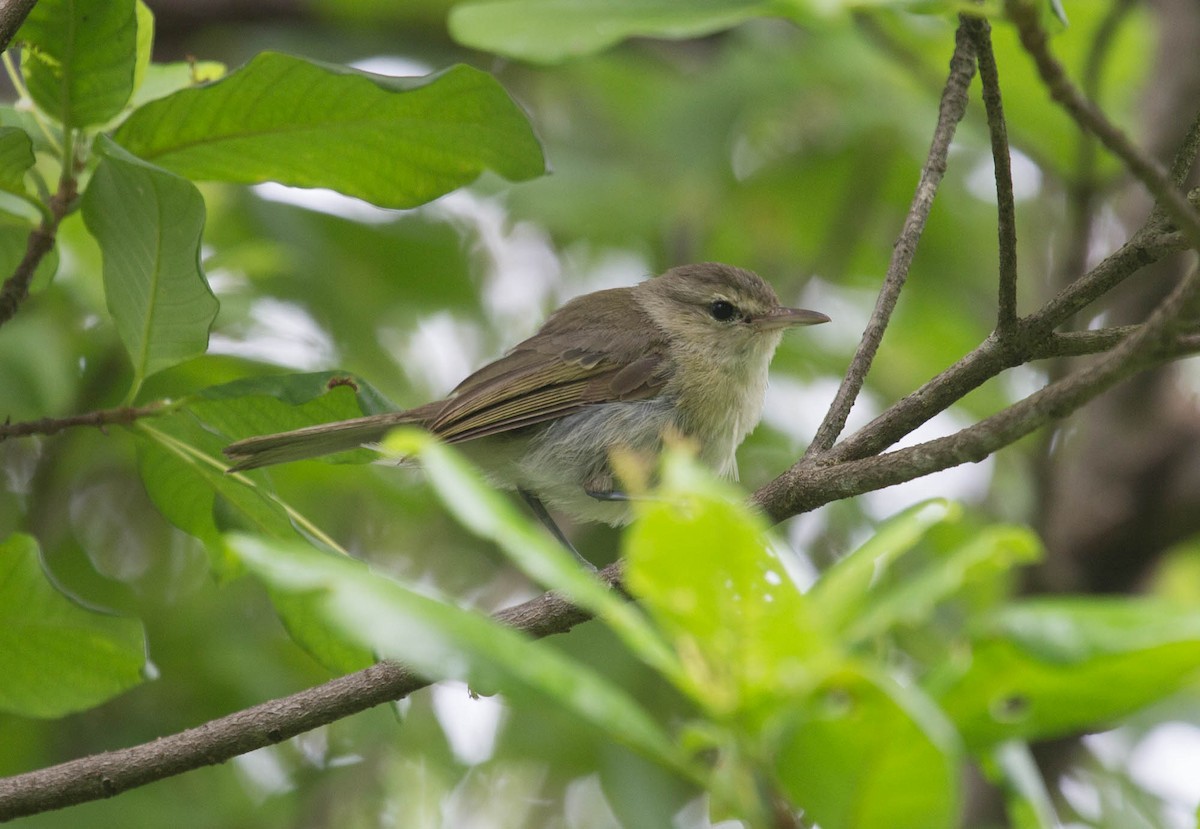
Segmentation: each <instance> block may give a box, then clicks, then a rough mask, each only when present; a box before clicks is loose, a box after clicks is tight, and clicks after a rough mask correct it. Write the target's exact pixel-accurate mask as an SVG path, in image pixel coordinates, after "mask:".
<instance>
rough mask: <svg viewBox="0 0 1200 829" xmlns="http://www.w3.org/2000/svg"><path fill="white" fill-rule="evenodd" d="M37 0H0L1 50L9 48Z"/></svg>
mask: <svg viewBox="0 0 1200 829" xmlns="http://www.w3.org/2000/svg"><path fill="white" fill-rule="evenodd" d="M36 4H37V0H0V52H3V51H5V50H6V49H8V44H10V43H12V39H13V37H15V36H16V34H17V30H18V29H20V28H21V24H22V23H24V22H25V18H26V17H28V16H29V13H30V12H31V11H33V7H34V6H35V5H36Z"/></svg>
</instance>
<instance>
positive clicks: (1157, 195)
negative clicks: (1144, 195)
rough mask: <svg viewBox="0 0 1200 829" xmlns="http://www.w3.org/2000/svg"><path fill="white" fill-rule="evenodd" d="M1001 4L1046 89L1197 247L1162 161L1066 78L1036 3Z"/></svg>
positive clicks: (1186, 209) (1199, 219)
mask: <svg viewBox="0 0 1200 829" xmlns="http://www.w3.org/2000/svg"><path fill="white" fill-rule="evenodd" d="M1005 8H1006V9H1007V11H1008V16H1009V19H1010V20H1012V22H1013V23H1014V24H1015V25H1016V27H1017V34H1018V35H1019V37H1020V39H1021V45H1022V46H1023V47H1024V48H1025V51H1026V52H1028V53H1029V55H1030V57H1032V58H1033V62H1034V64H1035V65H1036V66H1037V70H1038V74H1039V75H1040V76H1041V78H1042V82H1043V83H1044V84H1045V85H1046V88H1047V89H1048V90H1049V91H1050V97H1051V98H1053V99H1054V100H1055V101H1057V102H1058V103H1059V105H1061V106H1062V107H1063V109H1065V110H1066V111H1067V113H1068V114H1069V115H1070V116H1071V117H1072V118H1074V119H1075V121H1076V122H1077V123H1078V124H1079V125H1080V126H1081V127H1082V128H1083V129H1086V130H1089V131H1090V132H1092V133H1093V134H1094V135H1095V136H1096V137H1097V138H1098V139H1100V143H1102V144H1103V145H1104V146H1105V147H1106V148H1107V149H1108V150H1109V151H1110V152H1111V153H1113V154H1114V155H1115V156H1117V157H1118V158H1119V159H1121V161H1123V162H1124V163H1125V166H1126V167H1127V168H1128V169H1129V171H1130V172H1131V173H1133V175H1134V176H1135V177H1136V178H1137V179H1138V180H1139V181H1141V182H1142V184H1143V185H1144V186H1145V187H1146V189H1147V190H1149V191H1150V193H1151V195H1153V196H1154V199H1155V201H1156V202H1157V203H1158V206H1159V207H1160V208H1161V209H1162V210H1164V211H1165V212H1166V214H1167V215H1168V216H1169V217H1170V218H1171V221H1172V222H1173V223H1174V225H1175V226H1176V227H1177V228H1179V230H1180V231H1181V232H1182V233H1183V235H1184V236H1185V237H1186V238H1187V240H1188V245H1189V246H1190V247H1193V248H1195V249H1197V250H1200V215H1197V213H1196V211H1195V210H1194V209H1193V207H1192V205H1191V204H1190V203H1189V202H1188V200H1187V198H1186V197H1185V196H1184V194H1183V193H1182V192H1180V190H1179V188H1178V187H1177V186H1176V185H1175V184H1174V182H1173V181H1172V180H1171V178H1170V176H1169V174H1168V172H1167V171H1166V170H1165V169H1164V168H1163V166H1162V165H1161V164H1159V163H1158V161H1156V160H1155V159H1154V158H1152V157H1150V156H1149V155H1147V154H1145V153H1144V152H1142V151H1141V150H1140V149H1138V148H1137V147H1136V146H1135V145H1134V144H1133V142H1132V141H1130V140H1129V138H1128V137H1127V136H1126V135H1125V133H1124V132H1122V131H1121V130H1120V129H1119V128H1118V127H1117V126H1116V125H1115V124H1113V123H1112V122H1111V121H1109V120H1108V118H1107V117H1105V115H1104V113H1103V112H1101V111H1100V110H1099V108H1097V107H1096V105H1095V104H1094V103H1092V102H1091V101H1090V100H1088V99H1087V98H1086V97H1085V96H1084V95H1083V93H1081V92H1080V91H1079V90H1078V89H1077V88H1076V87H1075V85H1074V84H1072V83H1071V81H1070V80H1069V79H1068V78H1067V75H1066V71H1065V70H1064V69H1063V66H1062V64H1061V63H1059V62H1058V60H1057V59H1055V57H1054V56H1053V55H1052V54H1050V46H1049V41H1048V37H1047V35H1046V30H1045V29H1044V28H1043V27H1042V23H1041V20H1040V18H1039V10H1038V7H1037V4H1036V3H1033V2H1030V0H1007V2H1006V3H1005Z"/></svg>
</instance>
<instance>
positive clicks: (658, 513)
mask: <svg viewBox="0 0 1200 829" xmlns="http://www.w3.org/2000/svg"><path fill="white" fill-rule="evenodd" d="M664 478H665V480H664V484H663V486H662V487H660V488H659V489H657V490H655V492H654V494H653V496H652V497H651V498H650V499H648V500H644V501H641V500H640V501H638V502H636V505H637V511H638V520H637V521H636V522H635V523H634V524H633V526H632V527H630V529H629V531H628V532H627V533H626V535H625V538H624V540H623V554H624V557H625V559H626V562H627V568H628V569H627V573H626V577H625V581H626V586H627V588H628V589H629V591H630V592H631V593H632V594H633V595H634V596H636V597H637V598H638V600H639V602H640V603H641V604H643V605H644V606H645V607H646V608H647V609H648V610H649V611H650V614H651V615H652V616H653V617H654V618H655V619H656V620H657V622H658V624H659V625H660V627H662V629H663V631H664V632H665V633H666V635H667V636H668V637H669V638H670V639H671V641H672V642H673V644H674V646H675V649H676V650H677V651H678V652H679V654H680V657H681V659H682V660H683V662H684V668H685V670H686V672H687V675H688V676H687V678H688V679H689V680H690V683H689V685H688V687H685V688H684V690H686V691H687V692H688V693H690V694H691V695H692V696H693V697H695V698H696V699H697V700H698V701H699V702H700V703H702V704H703V705H705V706H706V707H708V708H709V709H710V710H712V711H713V712H715V713H717V714H718V715H727V714H728V713H730V712H731V711H733V710H735V709H745V708H752V707H754V706H755V705H756V704H757V703H759V702H761V701H763V700H764V699H773V698H775V697H777V696H785V697H791V696H792V695H793V694H795V693H796V692H797V690H799V689H804V688H805V687H806V686H811V685H812V684H814V683H815V682H816V679H814V677H819V676H820V673H821V671H822V670H824V669H825V668H826V666H825V665H824V664H823V662H822V660H821V659H820V658H819V657H820V655H821V651H822V649H823V648H825V647H826V643H825V642H824V641H823V640H822V639H821V638H820V637H819V636H818V630H819V627H818V625H817V624H816V622H815V620H814V618H813V616H812V611H811V608H810V606H809V604H808V602H807V600H806V598H805V596H804V595H802V594H801V593H800V590H799V589H798V588H797V587H796V585H795V583H794V582H793V581H792V579H791V576H790V575H789V574H788V571H787V567H786V565H785V564H784V562H782V561H780V560H779V557H778V555H777V554H776V553H775V552H774V551H772V550H770V549H769V548H768V547H767V539H766V526H765V523H764V521H763V519H762V517H761V516H759V515H757V514H755V513H753V512H751V511H750V510H749V509H748V508H747V507H746V506H745V505H744V503H742V501H741V500H740V499H739V498H738V497H737V495H736V492H735V491H734V490H732V489H731V488H728V487H727V485H724V484H721V483H719V482H717V481H715V480H714V479H713V478H712V476H711V473H708V472H707V471H705V470H702V469H700V468H699V467H698V466H697V465H696V463H695V461H693V460H691V459H689V458H687V457H686V456H684V455H681V454H671V455H668V456H667V460H666V463H665V465H664Z"/></svg>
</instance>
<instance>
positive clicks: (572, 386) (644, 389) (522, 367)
mask: <svg viewBox="0 0 1200 829" xmlns="http://www.w3.org/2000/svg"><path fill="white" fill-rule="evenodd" d="M828 321H829V317H827V316H825V315H824V314H821V313H818V312H816V311H806V310H803V309H798V308H785V307H783V306H781V305H780V304H779V298H778V297H777V296H776V295H775V291H774V290H772V288H771V286H770V285H768V284H767V283H766V282H764V281H763V280H762V278H760V277H759V276H758V275H757V274H754V273H752V272H750V271H747V270H743V269H741V268H735V267H731V266H729V265H721V264H717V263H712V262H706V263H702V264H697V265H684V266H682V267H677V268H672V269H671V270H669V271H667V272H666V273H664V274H663V275H662V276H660V277H657V278H655V279H650V280H648V281H646V282H643V283H641V284H639V285H636V286H634V287H632V288H612V289H609V290H604V291H596V292H595V293H591V294H586V295H584V296H581V297H577V298H576V299H573V300H571V301H570V302H568V303H567V304H565V305H564V306H562V307H561V308H559V309H558V310H557V311H556V312H555V313H554V314H553V315H551V317H550V318H549V319H548V320H547V321H546V323H545V325H543V326H542V328H541V330H539V331H538V332H537V333H536V334H534V335H533V336H532V337H530V338H529V339H527V340H525V341H524V342H522V343H520V344H519V345H517V346H516V347H515V348H513V349H512V350H511V351H510V352H509V353H508V354H506V355H505V356H504V357H501V358H500V359H498V360H496V361H495V362H493V363H490V364H488V365H486V366H484V367H483V368H481V369H479V370H478V371H476V372H475V373H474V374H472V375H471V376H470V377H468V378H467V379H465V380H463V381H462V383H460V384H459V385H458V387H457V388H456V389H454V391H452V392H451V393H450V396H449V397H447V398H446V399H445V400H438V401H436V402H433V403H427V404H426V405H424V406H419V407H417V408H415V409H409V410H408V411H403V412H392V413H387V414H381V415H372V416H370V417H361V418H356V419H354V420H346V421H341V422H338V423H326V424H321V425H318V426H309V427H307V428H304V429H297V430H295V431H291V432H283V433H280V434H275V435H264V436H262V437H253V438H249V439H247V440H241V441H238V442H237V443H234V444H232V445H230V446H228V447H227V448H226V449H225V454H226V455H228V456H229V458H230V459H231V461H232V462H233V466H232V467H231V469H230V471H238V470H243V469H253V468H255V467H259V466H267V465H269V464H276V463H284V462H287V461H295V460H301V459H303V458H312V457H316V456H318V455H326V454H329V453H332V452H340V451H344V450H347V449H353V448H356V447H359V446H362V445H364V444H369V443H373V442H377V441H379V440H381V439H382V438H383V436H384V435H385V434H386V433H387V432H388V430H390V429H392V428H393V427H395V426H399V425H401V424H417V425H420V426H423V427H424V428H426V429H428V430H429V431H430V432H432V433H433V434H435V435H437V436H438V437H439V438H441V439H442V440H445V441H446V442H448V443H455V444H462V447H461V448H462V449H463V451H464V452H466V454H467V455H468V456H469V457H470V458H471V459H472V460H473V461H474V462H475V463H476V464H478V465H479V466H480V467H482V468H483V469H484V470H485V471H486V472H487V473H488V475H489V476H490V477H491V479H492V480H493V482H494V483H495V484H497V485H499V486H502V487H505V488H509V489H516V490H518V491H519V492H520V493H521V495H522V496H523V497H524V498H525V499H526V500H527V501H528V502H529V504H530V506H531V507H532V509H533V510H534V512H535V513H536V514H537V515H538V517H539V518H541V519H542V520H543V521H544V522H546V523H547V526H548V527H550V529H551V530H552V531H553V532H554V534H555V535H556V536H558V537H559V538H560V539H562V540H564V542H565V539H563V536H562V534H561V532H560V531H559V530H558V528H557V527H555V526H554V524H553V522H552V521H551V520H550V518H549V515H548V514H547V512H546V509H545V506H544V505H543V504H546V505H549V506H551V507H554V508H556V509H560V510H562V511H564V512H566V513H567V514H569V515H571V516H573V517H575V518H577V519H582V520H588V521H605V522H608V523H611V524H620V523H624V522H625V521H627V520H628V518H629V505H628V503H627V502H626V499H625V497H624V496H623V495H622V494H621V493H620V492H619V491H618V490H617V488H616V482H615V480H614V473H613V469H612V466H611V457H612V453H613V452H614V451H616V450H622V451H626V452H633V453H635V454H639V455H643V456H645V457H646V458H647V459H650V460H652V459H653V458H655V457H657V455H658V453H659V452H660V451H661V450H662V446H663V436H664V435H665V434H668V433H671V434H676V435H682V436H684V437H687V438H690V439H691V440H692V441H694V442H695V444H696V445H697V447H698V453H699V457H700V460H701V461H702V462H703V463H704V464H706V465H707V466H709V467H710V468H712V469H713V470H715V471H716V472H718V473H719V474H721V475H725V476H729V477H736V475H737V462H736V459H735V452H736V450H737V447H738V446H739V445H740V444H741V442H742V440H743V439H744V438H745V437H746V435H748V434H749V433H750V431H751V430H752V429H753V428H754V427H755V425H756V424H757V423H758V419H759V416H760V415H761V413H762V406H763V395H764V393H765V391H766V387H767V368H768V365H769V364H770V361H771V357H772V356H773V355H774V353H775V349H776V347H777V346H778V345H779V341H780V339H781V338H782V337H783V332H784V330H785V329H787V328H789V327H792V326H797V325H816V324H818V323H822V322H828ZM568 546H570V545H569V544H568Z"/></svg>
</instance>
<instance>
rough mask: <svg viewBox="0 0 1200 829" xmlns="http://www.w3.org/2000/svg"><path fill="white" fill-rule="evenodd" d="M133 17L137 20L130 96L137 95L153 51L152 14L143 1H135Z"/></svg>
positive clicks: (144, 78)
mask: <svg viewBox="0 0 1200 829" xmlns="http://www.w3.org/2000/svg"><path fill="white" fill-rule="evenodd" d="M134 15H135V17H136V19H137V49H136V51H137V58H136V60H135V62H134V66H133V89H132V91H131V92H132V94H135V95H136V94H137V91H138V90H139V89H141V86H142V82H143V81H145V80H146V72H147V70H148V69H149V68H150V57H151V53H152V52H153V51H154V12H152V11H150V7H149V6H147V5H146V2H145V0H136V5H135V6H134Z"/></svg>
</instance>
